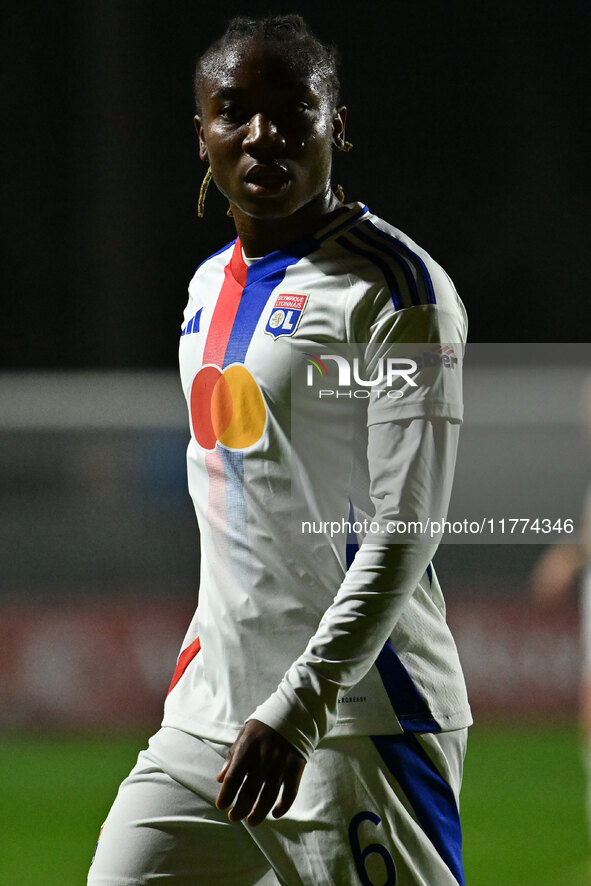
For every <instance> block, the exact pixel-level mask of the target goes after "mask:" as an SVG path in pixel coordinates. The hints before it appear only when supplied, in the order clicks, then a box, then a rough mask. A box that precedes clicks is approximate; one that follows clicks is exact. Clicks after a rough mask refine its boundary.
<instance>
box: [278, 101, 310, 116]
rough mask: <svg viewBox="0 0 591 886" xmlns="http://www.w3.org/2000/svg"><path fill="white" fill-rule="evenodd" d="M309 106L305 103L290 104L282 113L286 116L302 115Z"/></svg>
mask: <svg viewBox="0 0 591 886" xmlns="http://www.w3.org/2000/svg"><path fill="white" fill-rule="evenodd" d="M309 107H310V106H309V105H308V104H306V102H292V104H290V105H286V106H285V108H284V111H285V112H287V113H288V114H302V113H303V112H304V111H307V110H308V109H309Z"/></svg>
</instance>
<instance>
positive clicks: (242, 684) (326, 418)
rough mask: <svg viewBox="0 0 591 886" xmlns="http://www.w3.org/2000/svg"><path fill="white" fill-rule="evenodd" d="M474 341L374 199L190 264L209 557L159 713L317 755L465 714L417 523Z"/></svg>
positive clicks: (188, 356) (461, 721) (445, 723)
mask: <svg viewBox="0 0 591 886" xmlns="http://www.w3.org/2000/svg"><path fill="white" fill-rule="evenodd" d="M465 338H466V317H465V311H464V308H463V305H462V303H461V301H460V299H459V297H458V296H457V293H456V291H455V289H454V287H453V284H452V283H451V281H450V280H449V278H448V276H447V275H446V274H445V272H444V271H443V269H442V268H441V267H440V266H439V265H438V264H437V263H436V262H435V261H434V260H433V259H432V258H431V257H430V256H429V255H428V254H427V253H426V252H425V251H424V250H422V249H421V248H420V247H418V246H417V245H416V244H415V243H413V242H412V240H410V239H409V238H408V237H406V236H405V235H404V234H402V233H401V232H400V231H398V230H397V229H396V228H393V227H392V226H390V225H388V224H387V223H385V222H384V221H382V220H381V219H379V218H377V217H376V216H374V215H373V214H372V213H370V211H369V210H368V209H367V207H365V206H362V205H361V204H352V205H350V206H348V207H347V208H346V210H345V211H344V212H343V214H342V215H340V216H338V217H337V218H336V219H334V220H333V221H332V223H331V224H330V225H329V226H328V227H326V228H325V229H323V230H322V231H320V232H319V233H317V234H316V235H314V236H310V237H308V238H306V239H305V240H303V241H299V242H298V243H294V244H293V245H292V246H291V247H286V248H285V249H282V250H279V251H277V252H273V253H271V254H269V255H267V256H265V257H264V258H261V259H259V260H257V261H256V262H252V263H248V262H247V260H245V258H244V255H243V251H242V247H241V244H240V241H239V240H236V241H234V242H233V243H231V244H229V245H228V246H227V247H225V248H224V249H222V250H221V251H220V252H219V253H217V254H216V255H214V256H212V257H211V258H210V259H208V260H207V261H205V262H204V263H203V264H202V265H201V266H200V267H199V268H198V269H197V272H196V274H195V276H194V278H193V280H192V282H191V284H190V288H189V302H188V305H187V308H186V311H185V316H184V322H183V326H182V334H181V341H180V371H181V381H182V386H183V391H184V393H185V396H186V399H187V405H188V414H189V426H190V430H191V440H190V443H189V446H188V452H187V463H188V482H189V490H190V493H191V496H192V499H193V502H194V506H195V510H196V514H197V519H198V523H199V530H200V539H201V575H200V585H199V598H198V606H197V610H196V613H195V617H194V618H193V620H192V622H191V625H190V627H189V630H188V632H187V635H186V637H185V641H184V643H183V647H182V650H181V653H180V655H179V660H178V664H177V668H176V671H175V674H174V676H173V681H172V684H171V689H170V691H169V694H168V697H167V700H166V704H165V714H164V721H163V723H164V725H168V726H174V727H177V728H179V729H183V730H184V731H187V732H190V733H193V734H195V735H199V736H201V737H203V738H210V739H212V740H218V741H225V742H232V741H233V740H234V739H235V737H236V735H237V733H238V731H239V729H240V728H241V726H242V725H243V723H244V722H245V721H246V720H247V719H249V718H250V717H253V716H254V717H256V718H257V719H259V720H261V721H263V722H265V723H267V724H268V725H270V726H272V727H273V728H275V729H277V731H278V732H280V733H281V734H282V735H284V736H285V737H286V738H287V739H288V740H289V741H291V742H292V744H293V745H294V746H295V747H296V748H297V749H298V750H299V751H300V752H301V753H302V754H303V755H304V756H305V757H306V758H308V757H309V756H310V754H311V753H312V752H313V750H314V748H315V747H316V746H317V744H318V743H319V742H320V741H321V740H322V739H324V738H327V737H331V736H336V735H360V734H374V735H375V734H392V733H399V732H401V731H418V732H425V731H441V730H452V729H458V728H461V727H464V726H467V725H469V724H470V722H471V716H470V708H469V705H468V701H467V696H466V689H465V684H464V679H463V675H462V671H461V667H460V663H459V659H458V655H457V651H456V647H455V644H454V641H453V638H452V636H451V633H450V631H449V628H448V626H447V624H446V620H445V604H444V600H443V596H442V593H441V588H440V585H439V582H438V579H437V576H436V573H435V570H434V568H433V564H432V557H433V554H434V552H435V549H436V547H437V538H432V537H431V536H430V535H429V533H428V532H425V531H424V525H425V523H427V522H428V520H429V518H433V517H437V518H442V517H444V516H445V511H446V508H447V502H448V499H449V494H450V489H451V478H452V476H453V468H454V464H455V454H456V446H457V436H458V429H459V425H460V424H461V421H462V398H461V356H462V353H463V345H464V343H465ZM421 373H422V374H421ZM419 521H420V522H421V524H422V526H423V530H417V529H416V525H417V523H418V522H419ZM394 526H397V527H400V526H405V527H406V531H405V532H402V533H398V534H397V532H396V531H395V530H394V529H393V528H392V527H394ZM409 526H412V527H413V528H412V529H409V528H408V527H409ZM388 527H389V528H388Z"/></svg>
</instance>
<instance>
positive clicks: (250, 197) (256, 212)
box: [235, 182, 300, 220]
mask: <svg viewBox="0 0 591 886" xmlns="http://www.w3.org/2000/svg"><path fill="white" fill-rule="evenodd" d="M290 185H291V183H290V182H285V184H284V185H283V186H282V187H281V188H274V189H271V188H264V189H263V188H260V189H256V190H255V189H252V190H249V192H248V193H247V194H246V195H244V197H243V198H242V199H241V200H240V201H235V202H236V205H237V206H238V207H239V208H240V209H241V210H242V212H244V213H246V215H250V216H251V217H252V218H258V219H261V220H272V219H280V218H286V217H287V216H289V215H293V213H294V212H296V211H297V210H298V208H299V205H300V204H299V203H298V200H297V198H295V194H294V192H293V189H292V188H291V186H290Z"/></svg>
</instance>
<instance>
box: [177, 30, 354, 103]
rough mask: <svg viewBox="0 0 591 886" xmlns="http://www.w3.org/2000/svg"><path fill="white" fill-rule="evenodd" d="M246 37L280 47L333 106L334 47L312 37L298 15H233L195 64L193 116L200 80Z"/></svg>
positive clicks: (336, 95) (337, 91) (335, 84)
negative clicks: (313, 79) (310, 73)
mask: <svg viewBox="0 0 591 886" xmlns="http://www.w3.org/2000/svg"><path fill="white" fill-rule="evenodd" d="M249 38H262V39H264V40H267V41H270V42H273V43H276V44H277V45H278V46H279V47H280V48H281V52H282V55H284V56H291V57H292V58H295V59H296V60H297V61H299V62H301V63H302V65H303V66H305V67H306V68H307V69H308V70H311V71H314V73H315V75H316V76H317V77H318V78H321V79H322V81H323V82H324V83H325V85H326V89H327V91H328V97H329V99H330V101H331V103H332V104H333V106H334V107H336V105H337V104H338V101H339V94H340V83H339V76H338V64H339V55H338V50H337V48H336V47H335V46H329V45H327V44H325V43H323V42H322V41H321V40H320V39H319V38H318V37H316V35H315V34H313V33H312V31H311V30H310V28H309V27H308V25H307V23H306V22H305V21H304V19H303V18H302V17H301V15H296V14H293V15H268V16H265V17H264V18H259V19H254V18H247V17H245V16H237V17H236V18H233V19H232V20H231V21H230V22H229V24H228V27H227V28H226V30H225V31H224V33H223V34H222V36H221V37H220V38H219V39H218V40H216V41H215V42H214V43H212V44H211V46H210V47H209V48H208V49H206V50H205V52H204V53H203V55H202V56H201V57H200V59H199V60H198V62H197V66H196V69H195V80H194V86H195V103H196V106H197V113H200V112H201V100H200V96H199V88H200V85H201V83H202V81H203V79H205V78H206V77H208V76H211V75H212V74H214V72H215V68H216V63H217V62H218V61H219V59H220V57H221V56H223V55H224V53H225V52H226V51H227V50H228V49H229V48H230V47H233V46H235V45H236V44H237V43H240V42H241V41H242V40H245V39H249Z"/></svg>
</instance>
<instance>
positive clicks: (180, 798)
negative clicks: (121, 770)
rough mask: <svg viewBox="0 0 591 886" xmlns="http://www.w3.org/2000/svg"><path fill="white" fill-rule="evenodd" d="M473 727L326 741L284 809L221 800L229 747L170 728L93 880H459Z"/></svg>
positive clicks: (375, 885) (98, 884) (146, 757)
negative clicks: (250, 814)
mask: <svg viewBox="0 0 591 886" xmlns="http://www.w3.org/2000/svg"><path fill="white" fill-rule="evenodd" d="M466 734H467V730H465V729H462V730H458V731H455V732H448V733H440V734H422V735H416V734H408V733H407V734H405V735H394V736H374V737H369V736H367V737H366V736H361V737H346V738H338V739H330V740H326V741H324V742H323V743H322V744H321V745H320V746H319V747H318V749H317V750H316V751H315V752H314V754H313V755H312V758H311V760H310V761H309V763H308V764H307V765H306V767H305V769H304V775H303V778H302V782H301V785H300V789H299V792H298V796H297V798H296V801H295V803H294V805H293V806H292V808H291V809H290V810H289V812H288V813H287V814H286V815H285V816H284V817H283V818H280V819H277V820H275V819H273V818H271V817H268V818H267V819H266V820H265V821H264V822H262V823H261V824H260V825H258V826H257V827H254V828H251V827H249V826H248V825H247V824H246V823H245V822H236V823H230V822H229V821H228V818H227V815H226V813H224V812H220V811H219V810H218V809H216V806H215V801H216V798H217V794H218V791H219V788H220V785H219V784H218V783H217V782H216V780H215V777H216V775H217V773H218V772H219V771H220V768H221V765H222V761H223V759H224V757H225V753H226V751H227V746H225V745H215V744H213V743H212V742H206V741H203V740H201V739H198V738H195V737H194V736H192V735H188V734H187V733H184V732H181V731H179V730H177V729H171V728H163V729H161V730H160V732H158V733H157V734H156V735H155V736H154V737H153V738H152V739H151V740H150V744H149V748H148V750H146V751H142V752H141V753H140V755H139V758H138V762H137V765H136V766H135V767H134V769H133V770H132V772H131V774H130V775H129V777H128V778H127V779H126V780H125V781H124V782H123V784H122V785H121V787H120V789H119V793H118V795H117V798H116V800H115V802H114V804H113V807H112V808H111V811H110V813H109V815H108V817H107V820H106V822H105V824H104V826H103V828H102V831H101V837H100V840H99V842H98V845H97V850H96V853H95V857H94V860H93V863H92V866H91V868H90V873H89V877H88V884H89V886H146V884H166V886H255V884H256V886H272V884H275V886H277V884H278V883H279V884H282V886H394V884H396V886H458V884H460V886H463V884H464V875H463V869H462V860H461V830H460V821H459V813H458V796H459V790H460V783H461V777H462V766H463V759H464V753H465V747H466Z"/></svg>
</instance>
